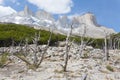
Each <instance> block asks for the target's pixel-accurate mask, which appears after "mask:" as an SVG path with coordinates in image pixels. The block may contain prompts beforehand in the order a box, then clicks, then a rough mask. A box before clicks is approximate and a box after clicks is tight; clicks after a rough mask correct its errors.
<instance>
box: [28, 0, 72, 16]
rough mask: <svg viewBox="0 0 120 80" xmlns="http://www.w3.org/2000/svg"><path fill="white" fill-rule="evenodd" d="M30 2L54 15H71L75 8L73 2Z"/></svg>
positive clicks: (64, 0) (61, 0) (67, 0)
mask: <svg viewBox="0 0 120 80" xmlns="http://www.w3.org/2000/svg"><path fill="white" fill-rule="evenodd" d="M28 2H30V3H32V4H34V5H36V6H37V7H38V8H40V9H43V10H45V11H47V12H50V13H53V14H64V13H69V12H70V11H71V7H72V6H73V2H72V0H28Z"/></svg>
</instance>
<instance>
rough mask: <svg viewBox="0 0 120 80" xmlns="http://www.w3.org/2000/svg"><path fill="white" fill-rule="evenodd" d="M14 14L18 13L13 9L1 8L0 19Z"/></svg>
mask: <svg viewBox="0 0 120 80" xmlns="http://www.w3.org/2000/svg"><path fill="white" fill-rule="evenodd" d="M12 13H16V11H15V10H14V9H12V8H11V7H9V6H8V7H4V6H0V17H2V16H6V15H9V14H12Z"/></svg>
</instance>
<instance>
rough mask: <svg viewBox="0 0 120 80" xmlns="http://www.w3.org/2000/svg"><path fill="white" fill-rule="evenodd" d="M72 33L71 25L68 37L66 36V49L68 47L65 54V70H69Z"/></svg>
mask: <svg viewBox="0 0 120 80" xmlns="http://www.w3.org/2000/svg"><path fill="white" fill-rule="evenodd" d="M71 34H72V25H71V30H70V32H69V33H68V35H67V38H66V45H65V49H66V52H65V56H64V61H65V63H64V66H63V71H65V72H66V71H67V65H68V59H69V56H68V53H69V50H70V45H71V44H70V36H71Z"/></svg>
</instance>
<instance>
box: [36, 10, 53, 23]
mask: <svg viewBox="0 0 120 80" xmlns="http://www.w3.org/2000/svg"><path fill="white" fill-rule="evenodd" d="M35 16H36V17H37V18H38V19H48V20H53V21H54V19H53V16H52V15H51V14H49V13H47V12H45V11H37V12H36V15H35Z"/></svg>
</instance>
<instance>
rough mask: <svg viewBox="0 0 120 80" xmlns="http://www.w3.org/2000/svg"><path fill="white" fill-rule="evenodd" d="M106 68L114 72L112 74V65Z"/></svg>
mask: <svg viewBox="0 0 120 80" xmlns="http://www.w3.org/2000/svg"><path fill="white" fill-rule="evenodd" d="M106 68H107V69H108V70H109V71H112V72H113V71H114V69H113V67H112V66H110V65H107V66H106Z"/></svg>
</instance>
